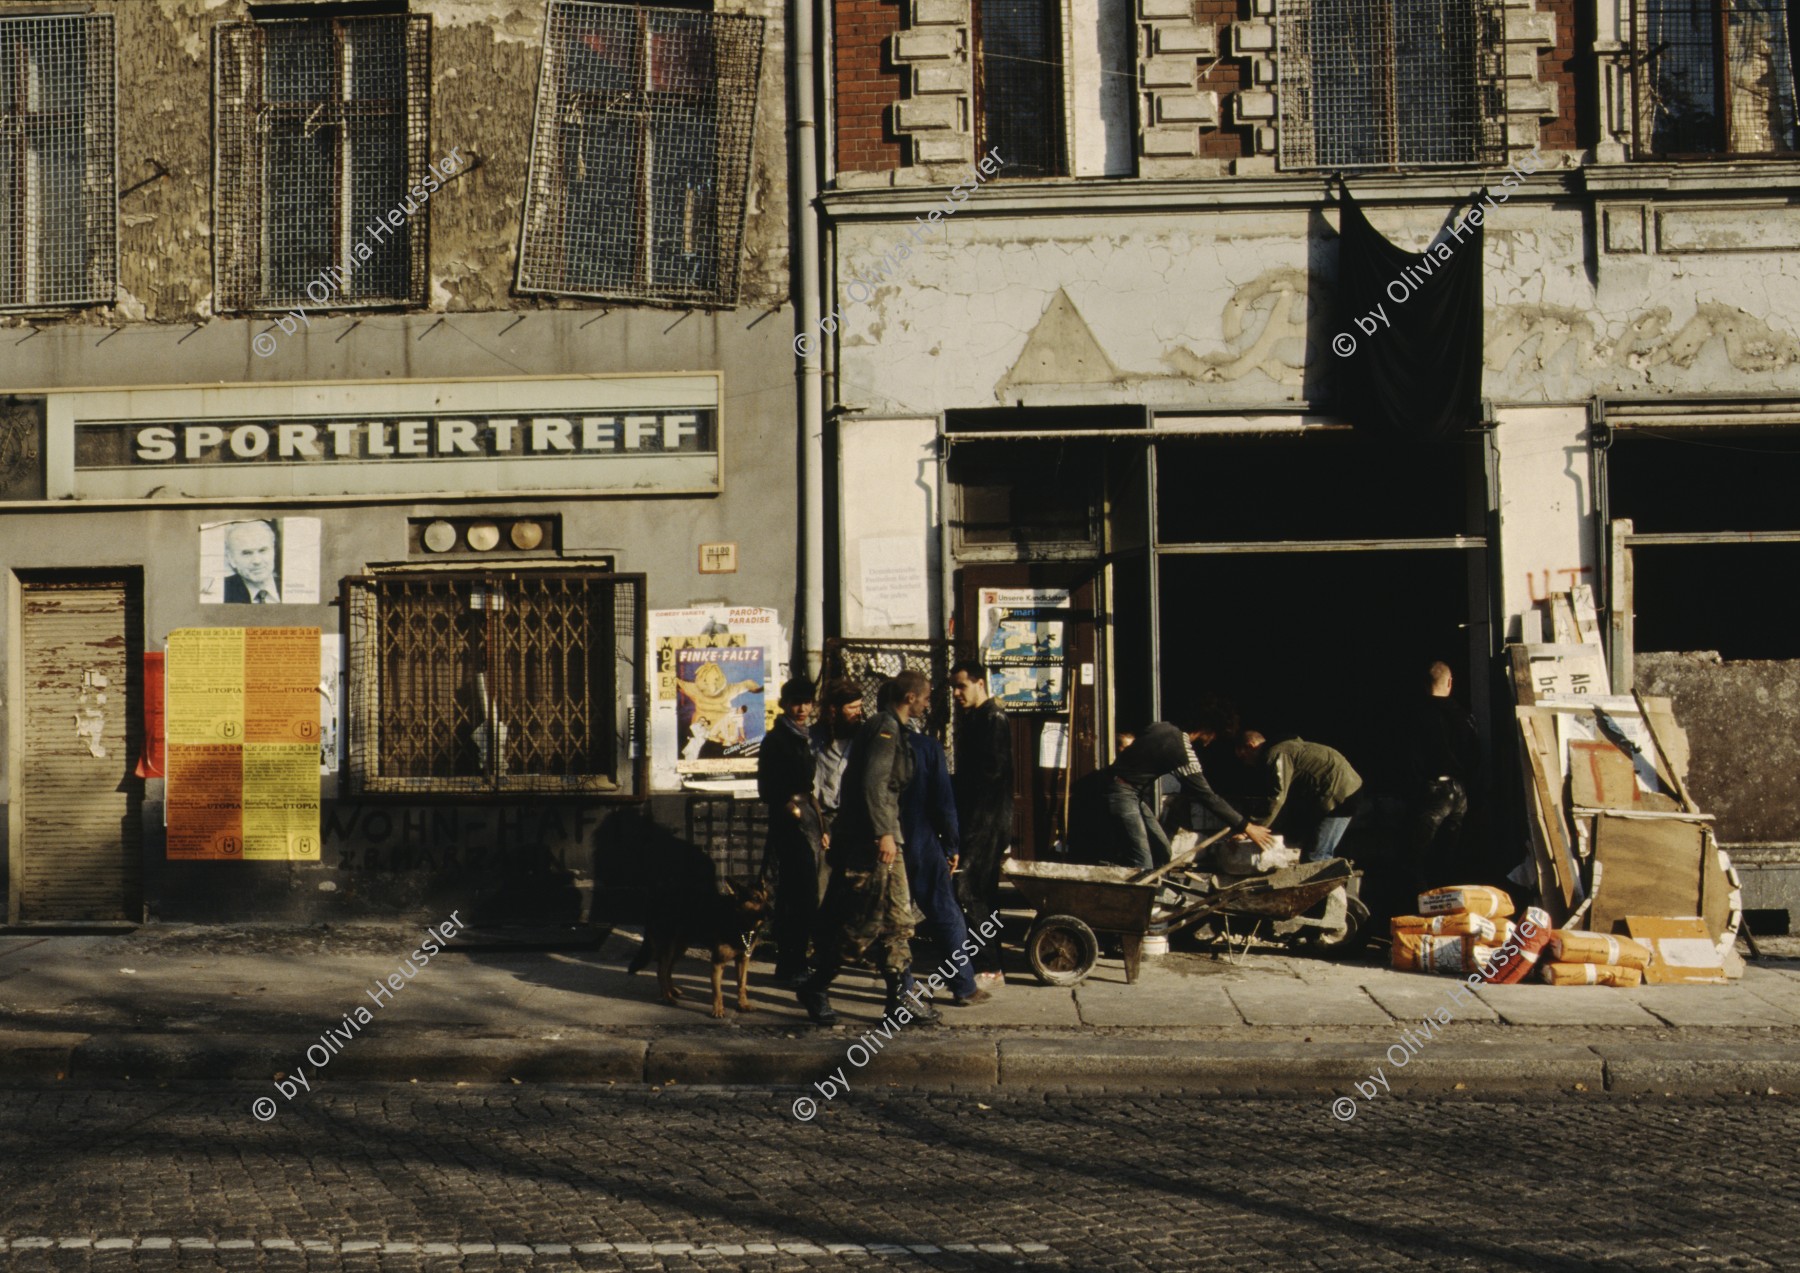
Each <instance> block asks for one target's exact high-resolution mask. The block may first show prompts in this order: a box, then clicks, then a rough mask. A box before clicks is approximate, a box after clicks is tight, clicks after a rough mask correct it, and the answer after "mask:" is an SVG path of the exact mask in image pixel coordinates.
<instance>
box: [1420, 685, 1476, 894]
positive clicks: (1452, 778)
mask: <svg viewBox="0 0 1800 1273" xmlns="http://www.w3.org/2000/svg"><path fill="white" fill-rule="evenodd" d="M1426 679H1427V682H1428V685H1429V687H1430V696H1429V697H1428V698H1427V699H1426V700H1425V702H1424V703H1422V704H1421V705H1420V707H1419V710H1418V712H1417V713H1416V715H1415V717H1414V719H1413V721H1412V728H1411V730H1410V731H1409V733H1408V737H1407V749H1406V759H1407V770H1408V774H1407V777H1408V778H1409V780H1410V786H1411V787H1412V793H1411V794H1412V808H1413V815H1412V825H1411V827H1410V834H1409V836H1408V837H1407V839H1408V843H1407V858H1408V864H1409V866H1410V867H1411V869H1412V874H1413V883H1414V884H1415V885H1416V886H1417V887H1416V891H1417V892H1421V893H1422V892H1424V891H1425V890H1426V889H1428V888H1431V887H1433V886H1435V885H1437V884H1440V883H1453V882H1455V881H1454V880H1452V879H1450V876H1452V875H1455V874H1456V873H1457V872H1458V871H1459V870H1460V871H1462V872H1463V874H1464V875H1466V874H1467V873H1468V870H1469V864H1467V863H1464V862H1461V861H1460V860H1459V857H1458V854H1457V849H1458V847H1459V846H1460V843H1461V840H1462V829H1463V820H1464V819H1465V818H1466V817H1467V816H1468V813H1469V785H1470V783H1472V782H1473V781H1474V780H1475V775H1476V774H1477V773H1478V772H1479V771H1480V768H1481V736H1480V735H1479V734H1478V733H1477V732H1476V730H1475V722H1474V720H1473V719H1472V718H1471V717H1470V716H1469V713H1468V710H1467V709H1466V708H1464V707H1463V705H1462V704H1461V703H1459V702H1457V701H1456V700H1455V699H1454V698H1452V697H1450V690H1451V687H1452V683H1453V679H1454V678H1453V677H1452V674H1451V672H1450V666H1449V664H1447V663H1433V664H1432V665H1431V668H1430V670H1429V671H1428V672H1427V673H1426Z"/></svg>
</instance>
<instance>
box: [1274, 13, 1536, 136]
mask: <svg viewBox="0 0 1800 1273" xmlns="http://www.w3.org/2000/svg"><path fill="white" fill-rule="evenodd" d="M1502 16H1503V15H1502V12H1501V10H1500V9H1499V8H1498V7H1497V5H1496V4H1495V2H1494V0H1283V3H1282V5H1281V9H1280V16H1279V21H1278V23H1277V30H1278V33H1279V34H1278V40H1279V49H1278V55H1277V63H1276V66H1277V74H1278V76H1279V77H1280V83H1279V86H1278V97H1279V100H1280V104H1281V139H1280V154H1281V163H1282V166H1283V167H1284V168H1333V169H1341V168H1395V167H1424V166H1430V165H1445V164H1491V163H1497V162H1504V159H1505V154H1506V134H1505V120H1504V116H1503V106H1504V97H1503V90H1502V82H1501V75H1502V70H1503V66H1502V62H1501V57H1500V52H1499V35H1500V30H1501V26H1500V24H1501V21H1502Z"/></svg>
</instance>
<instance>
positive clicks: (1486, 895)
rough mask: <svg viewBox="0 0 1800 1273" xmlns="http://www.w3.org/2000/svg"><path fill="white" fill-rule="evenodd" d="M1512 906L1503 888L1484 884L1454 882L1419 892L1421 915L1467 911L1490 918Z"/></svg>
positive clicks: (1503, 912)
mask: <svg viewBox="0 0 1800 1273" xmlns="http://www.w3.org/2000/svg"><path fill="white" fill-rule="evenodd" d="M1512 908H1513V903H1512V898H1511V897H1509V896H1507V894H1506V892H1505V891H1504V890H1503V889H1497V888H1489V887H1488V886H1487V885H1485V884H1455V885H1452V886H1450V887H1449V888H1434V889H1431V890H1430V891H1429V892H1425V893H1420V894H1419V914H1421V915H1454V914H1455V913H1456V912H1457V911H1468V912H1470V913H1471V914H1475V915H1486V916H1487V917H1488V918H1489V919H1492V918H1494V917H1495V916H1498V915H1505V914H1508V913H1509V912H1510V911H1511V910H1512Z"/></svg>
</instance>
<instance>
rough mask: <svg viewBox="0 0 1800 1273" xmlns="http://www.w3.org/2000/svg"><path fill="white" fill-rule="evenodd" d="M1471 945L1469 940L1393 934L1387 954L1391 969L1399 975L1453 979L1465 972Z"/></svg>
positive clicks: (1428, 934) (1401, 933) (1453, 937)
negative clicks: (1422, 975) (1434, 974)
mask: <svg viewBox="0 0 1800 1273" xmlns="http://www.w3.org/2000/svg"><path fill="white" fill-rule="evenodd" d="M1473 944H1474V938H1472V937H1463V936H1450V937H1443V936H1439V935H1437V934H1434V933H1424V932H1417V931H1404V930H1403V931H1401V932H1397V933H1395V934H1394V945H1393V949H1392V950H1391V951H1390V952H1389V954H1390V957H1391V961H1392V963H1393V966H1394V967H1395V968H1397V969H1399V970H1400V971H1402V972H1428V973H1444V974H1448V975H1449V976H1453V977H1454V976H1460V975H1461V974H1462V973H1464V972H1466V971H1468V969H1469V959H1470V952H1471V949H1472V948H1473Z"/></svg>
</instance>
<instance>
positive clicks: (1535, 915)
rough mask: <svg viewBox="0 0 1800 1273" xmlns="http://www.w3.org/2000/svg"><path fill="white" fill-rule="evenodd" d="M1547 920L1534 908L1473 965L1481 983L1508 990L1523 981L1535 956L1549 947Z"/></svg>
mask: <svg viewBox="0 0 1800 1273" xmlns="http://www.w3.org/2000/svg"><path fill="white" fill-rule="evenodd" d="M1552 931H1553V930H1552V929H1551V927H1550V916H1549V914H1548V913H1547V912H1545V911H1544V910H1543V909H1542V908H1540V907H1537V906H1533V907H1531V908H1530V909H1529V910H1527V911H1526V912H1525V918H1524V919H1522V920H1520V921H1519V922H1518V923H1517V924H1516V925H1514V926H1513V928H1512V930H1511V932H1510V934H1509V935H1508V937H1507V939H1506V941H1505V942H1503V943H1502V944H1501V945H1499V946H1497V947H1495V948H1494V950H1493V951H1491V952H1490V953H1488V954H1487V955H1485V956H1483V957H1482V958H1481V959H1480V960H1478V961H1477V962H1476V965H1475V967H1476V968H1478V969H1480V971H1481V979H1482V980H1483V981H1485V982H1487V983H1488V984H1489V985H1496V986H1510V985H1515V984H1517V983H1518V982H1521V981H1523V980H1525V978H1526V977H1527V976H1528V975H1529V974H1530V972H1531V970H1532V968H1533V967H1534V966H1535V965H1536V964H1537V961H1538V956H1539V955H1540V954H1542V953H1543V951H1544V950H1545V948H1546V947H1548V946H1549V945H1550V934H1551V932H1552Z"/></svg>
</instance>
